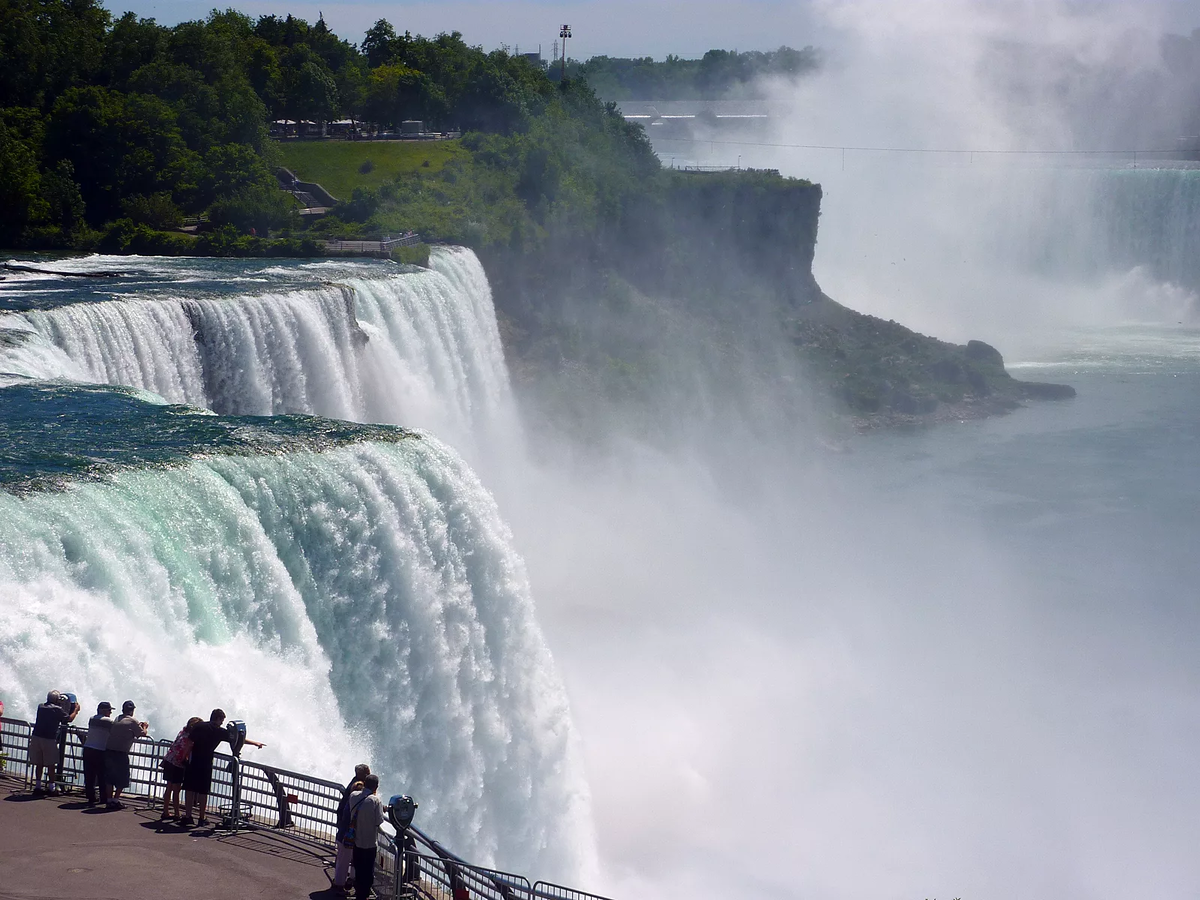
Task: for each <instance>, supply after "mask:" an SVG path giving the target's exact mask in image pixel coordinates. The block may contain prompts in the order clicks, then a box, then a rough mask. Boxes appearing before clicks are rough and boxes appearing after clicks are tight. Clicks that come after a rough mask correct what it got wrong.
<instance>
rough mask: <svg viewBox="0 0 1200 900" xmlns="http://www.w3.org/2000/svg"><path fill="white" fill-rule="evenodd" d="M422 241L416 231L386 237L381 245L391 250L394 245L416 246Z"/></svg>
mask: <svg viewBox="0 0 1200 900" xmlns="http://www.w3.org/2000/svg"><path fill="white" fill-rule="evenodd" d="M419 243H421V236H420V235H419V234H417V233H416V232H414V231H410V232H408V234H402V235H400V237H385V238H384V239H383V240H381V241H380V242H379V245H380V246H381V247H382V248H383V249H384V250H391V249H393V248H394V247H414V246H416V245H417V244H419Z"/></svg>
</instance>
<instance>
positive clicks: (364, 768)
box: [333, 763, 371, 891]
mask: <svg viewBox="0 0 1200 900" xmlns="http://www.w3.org/2000/svg"><path fill="white" fill-rule="evenodd" d="M370 774H371V767H370V766H368V765H367V764H366V763H359V764H358V765H357V766H355V767H354V777H353V778H351V779H350V783H349V784H347V785H346V787H345V789H344V790H343V791H342V800H341V802H340V803H338V808H337V819H336V822H337V836H336V839H335V843H336V845H337V855H336V856H335V857H334V863H333V887H334V889H335V890H339V891H345V890H346V878H347V877H348V876H349V874H350V861H351V859H352V858H353V856H354V842H353V841H349V842H347V841H346V840H345V837H346V829H347V828H348V827H349V824H350V823H349V822H348V821H347V818H346V814H347V812H348V810H349V806H350V795H351V794H353V793H354V792H355V791H361V790H362V789H363V779H364V778H366V777H367V776H368V775H370Z"/></svg>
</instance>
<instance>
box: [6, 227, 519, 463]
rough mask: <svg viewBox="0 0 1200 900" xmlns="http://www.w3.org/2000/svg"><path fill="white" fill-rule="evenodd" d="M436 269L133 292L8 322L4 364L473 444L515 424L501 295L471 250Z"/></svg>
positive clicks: (447, 253)
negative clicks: (268, 286) (499, 319)
mask: <svg viewBox="0 0 1200 900" xmlns="http://www.w3.org/2000/svg"><path fill="white" fill-rule="evenodd" d="M431 266H432V268H431V270H430V271H427V272H418V273H407V274H391V275H385V276H381V277H361V276H360V277H353V278H347V279H342V280H340V281H339V282H337V283H324V284H321V285H316V286H311V287H310V286H305V287H298V288H290V289H285V290H273V291H267V292H263V293H256V294H247V295H242V296H220V297H214V296H200V297H186V296H174V297H170V298H161V297H153V298H147V297H141V298H139V297H136V296H135V297H132V298H128V299H116V300H111V301H105V302H98V303H97V302H88V303H77V304H71V305H67V306H61V307H58V308H55V309H49V310H33V311H29V312H25V313H14V314H10V315H9V316H6V317H3V318H0V325H2V326H3V327H4V328H7V329H10V330H26V331H29V330H32V331H33V332H34V335H33V339H32V340H30V341H25V342H23V343H22V345H21V346H20V347H15V348H9V349H8V350H7V351H6V350H4V349H3V348H0V370H2V371H4V372H6V373H15V374H20V375H25V376H28V377H33V378H67V379H72V380H86V381H93V382H98V383H105V384H119V385H127V386H131V387H136V388H141V389H144V390H148V391H152V392H154V393H156V394H159V395H161V396H162V397H164V398H166V399H167V400H169V401H172V402H177V403H187V404H192V405H196V406H205V407H208V408H210V409H212V410H214V411H215V412H219V413H228V414H239V415H272V414H277V413H285V412H297V413H317V414H320V415H326V416H331V417H335V418H342V419H351V420H355V421H371V422H392V423H398V424H403V425H406V426H409V427H423V428H429V429H431V430H432V431H434V432H435V433H437V434H439V435H441V436H443V437H445V438H446V439H448V440H451V441H452V442H454V443H455V444H456V445H458V446H460V447H464V449H466V448H468V447H469V445H470V444H471V443H472V442H473V441H479V440H483V439H486V438H488V437H492V436H495V435H497V434H498V433H499V432H501V431H502V430H504V429H508V428H511V427H512V421H513V419H512V397H511V392H510V388H509V382H508V371H507V369H506V367H505V364H504V354H503V349H502V347H501V345H500V338H499V332H498V330H497V327H496V318H495V311H494V309H493V307H492V301H491V291H490V288H489V286H488V283H487V277H486V275H485V274H484V272H483V269H482V267H481V266H480V264H479V260H478V259H477V258H476V257H475V255H474V254H473V253H472V252H471V251H470V250H466V249H464V248H442V247H438V248H434V249H433V251H432V253H431Z"/></svg>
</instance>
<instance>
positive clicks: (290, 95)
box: [280, 44, 338, 122]
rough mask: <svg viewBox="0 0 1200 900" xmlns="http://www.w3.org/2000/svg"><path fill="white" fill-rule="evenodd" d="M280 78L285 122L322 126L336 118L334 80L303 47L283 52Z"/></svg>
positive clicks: (315, 56)
mask: <svg viewBox="0 0 1200 900" xmlns="http://www.w3.org/2000/svg"><path fill="white" fill-rule="evenodd" d="M280 76H281V78H280V83H281V94H282V109H283V113H284V117H285V118H288V119H297V120H301V119H311V120H312V121H315V122H325V121H328V120H329V119H332V118H333V117H334V116H335V115H336V113H337V108H338V96H337V80H336V79H335V78H334V77H333V73H332V72H330V71H329V69H328V68H327V67H326V66H325V63H324V61H323V60H322V59H321V57H319V56H317V55H316V54H315V53H313V52H312V50H311V49H310V48H309V47H308V45H307V44H297V45H296V46H294V47H292V48H290V49H288V50H286V51H284V53H283V55H282V58H281V60H280Z"/></svg>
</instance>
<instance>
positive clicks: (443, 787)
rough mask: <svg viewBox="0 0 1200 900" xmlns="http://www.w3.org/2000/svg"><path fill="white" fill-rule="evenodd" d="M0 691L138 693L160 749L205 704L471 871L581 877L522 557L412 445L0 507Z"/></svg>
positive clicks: (575, 772) (452, 462)
mask: <svg viewBox="0 0 1200 900" xmlns="http://www.w3.org/2000/svg"><path fill="white" fill-rule="evenodd" d="M0 597H4V598H5V602H3V603H0V684H3V685H4V690H5V698H4V699H5V700H6V701H7V707H8V711H9V712H10V713H13V714H17V715H22V714H24V715H30V714H32V711H33V708H34V707H35V706H36V704H37V702H38V700H39V698H40V696H42V695H43V694H44V693H45V691H46V690H47V689H49V688H50V687H59V688H62V689H69V690H73V691H76V692H77V693H79V694H80V696H81V698H82V700H83V702H84V703H85V704H94V703H95V702H97V700H99V699H108V700H110V701H112V702H118V701H121V700H124V699H125V698H126V697H127V696H128V697H132V698H134V699H135V700H136V701H137V703H138V708H139V711H140V712H143V713H145V714H147V716H148V717H149V719H150V720H151V723H152V730H153V732H154V733H155V734H157V735H159V736H169V735H173V734H174V732H175V730H176V729H177V728H178V727H179V726H180V724H182V722H183V721H185V720H186V718H187V717H188V716H191V715H203V714H206V713H207V711H208V710H209V709H210V708H212V707H214V706H222V707H224V708H226V709H228V710H229V711H230V712H231V713H232V714H234V715H236V716H238V717H240V718H244V719H246V720H247V722H248V723H249V725H250V728H251V730H252V733H253V735H254V736H255V737H256V738H259V739H261V740H263V741H265V742H266V743H267V744H268V748H267V749H266V750H265V751H263V752H262V753H261V754H260V755H258V757H257V758H261V759H264V760H269V761H272V762H276V763H279V764H282V765H285V766H289V767H293V768H298V769H302V770H306V771H312V772H314V773H316V774H320V775H323V776H325V777H328V778H332V779H340V778H342V777H344V776H345V774H346V772H347V771H348V769H349V767H350V765H351V764H352V763H354V762H357V761H358V760H359V759H360V758H364V757H365V758H367V759H369V760H370V762H371V763H372V764H373V767H374V768H375V769H376V770H377V771H379V772H381V774H382V779H383V789H384V790H385V791H386V790H395V791H401V790H403V791H404V792H406V793H411V794H412V795H414V796H415V797H417V798H418V799H419V801H420V803H421V811H420V821H421V824H422V825H423V826H424V827H426V828H427V829H428V831H429V832H430V833H432V834H434V835H435V836H437V837H438V838H439V839H440V840H442V841H444V842H445V843H446V844H447V846H450V847H452V848H454V849H456V850H457V851H458V852H460V853H464V854H466V855H468V856H470V857H472V858H473V859H475V860H477V861H480V862H484V863H495V864H502V865H503V866H504V867H505V868H508V869H516V870H518V871H521V870H524V871H530V872H534V873H537V874H539V875H543V876H546V877H557V878H579V877H590V876H591V874H592V872H593V865H594V863H593V861H592V859H591V854H592V853H593V852H594V851H593V849H592V848H593V843H592V839H591V835H590V827H591V826H590V813H589V806H590V803H589V798H588V793H587V788H586V783H585V781H584V780H583V777H582V773H581V771H580V767H579V764H578V760H577V754H576V752H575V748H574V742H575V738H574V736H573V732H572V726H571V721H570V717H569V713H568V708H567V702H566V696H565V693H564V690H563V687H562V684H561V682H560V680H559V677H558V675H557V673H556V671H555V668H554V665H553V662H552V660H551V657H550V654H549V651H548V649H547V647H546V644H545V642H544V641H543V638H542V635H541V632H540V630H539V627H538V625H537V623H536V621H535V618H534V609H533V603H532V600H531V597H530V592H529V586H528V581H527V578H526V574H525V568H524V564H523V562H522V560H521V559H520V557H519V556H517V554H516V553H515V552H514V550H513V549H512V547H511V541H510V534H509V531H508V528H507V526H505V524H504V523H503V522H502V520H501V519H500V517H499V514H498V511H497V509H496V506H495V503H494V501H493V500H492V498H491V496H490V495H489V494H488V493H487V491H486V490H484V488H483V487H482V486H481V484H480V483H479V481H478V480H477V479H476V477H475V476H474V475H473V474H472V473H471V472H470V470H469V469H467V468H466V466H465V465H464V464H463V463H462V461H461V460H460V459H459V458H458V457H457V456H456V455H455V454H454V453H453V452H452V451H450V450H449V449H448V448H446V447H445V446H443V445H441V444H439V443H438V442H436V441H434V440H433V439H430V438H408V439H402V440H399V441H398V442H397V443H359V444H353V445H350V446H346V447H342V448H340V449H336V450H329V451H325V452H319V453H318V452H294V453H289V454H282V455H266V456H254V457H244V456H242V457H229V456H218V457H214V458H211V459H208V460H196V461H193V462H191V463H189V464H187V465H185V466H182V467H177V468H170V469H159V468H152V469H140V470H133V471H127V472H124V473H122V474H120V475H117V476H115V477H114V478H112V479H111V480H110V481H108V482H106V483H91V484H76V485H73V486H70V487H68V488H67V489H66V490H65V491H63V492H58V493H35V494H31V495H29V496H26V497H23V498H18V497H16V496H13V495H11V494H6V493H0Z"/></svg>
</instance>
